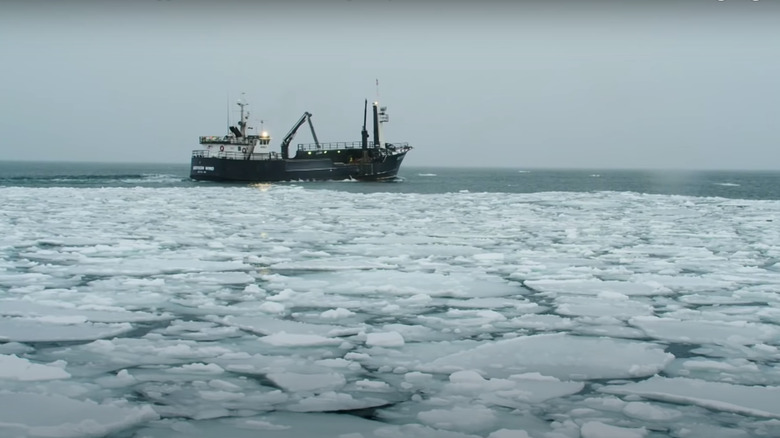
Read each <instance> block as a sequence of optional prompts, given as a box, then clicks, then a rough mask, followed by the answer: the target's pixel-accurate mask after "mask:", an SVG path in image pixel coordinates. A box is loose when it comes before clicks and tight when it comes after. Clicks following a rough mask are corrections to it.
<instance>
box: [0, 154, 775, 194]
mask: <svg viewBox="0 0 780 438" xmlns="http://www.w3.org/2000/svg"><path fill="white" fill-rule="evenodd" d="M398 176H399V178H398V180H397V181H396V182H392V183H385V184H360V183H355V184H345V182H336V181H332V182H307V183H306V184H305V187H306V188H307V189H315V190H316V189H332V190H340V191H345V192H351V193H371V192H380V191H383V192H393V193H421V194H430V193H447V192H453V191H469V192H497V193H538V192H601V191H614V192H636V193H648V194H663V195H684V196H706V197H723V198H732V199H774V200H777V199H780V172H768V171H752V172H749V171H679V170H657V171H652V170H545V169H531V170H528V169H507V168H494V169H472V168H426V167H406V166H404V167H402V168H401V171H400V173H399V175H398ZM280 184H287V185H289V184H300V182H294V181H291V182H287V183H280ZM215 185H220V186H221V185H225V184H224V183H211V182H198V181H193V180H190V179H189V166H188V165H187V164H117V163H78V162H64V163H53V162H8V161H4V162H3V161H0V187H2V186H15V187H78V188H88V187H150V188H153V187H203V186H215ZM231 185H232V186H242V185H243V186H246V185H247V184H241V183H236V184H231Z"/></svg>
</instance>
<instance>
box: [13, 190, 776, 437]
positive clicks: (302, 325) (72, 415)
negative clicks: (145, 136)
mask: <svg viewBox="0 0 780 438" xmlns="http://www.w3.org/2000/svg"><path fill="white" fill-rule="evenodd" d="M427 176H432V177H434V176H435V175H427ZM724 184H725V183H724ZM0 199H2V200H3V208H2V210H0V227H1V228H2V229H3V230H4V232H3V233H2V234H0V406H2V409H0V436H4V437H5V436H8V437H50V438H62V437H103V436H106V437H107V436H114V437H120V438H142V437H143V438H163V437H166V438H168V437H188V438H215V437H220V438H222V437H238V438H243V437H256V436H263V437H301V436H326V437H342V438H369V437H377V438H395V437H398V438H401V437H403V438H409V437H419V438H456V437H457V438H466V437H468V438H474V437H482V438H509V437H513V438H583V437H587V438H605V437H647V438H652V437H667V436H671V437H680V438H682V437H698V436H709V437H713V438H715V437H721V436H723V437H771V436H780V410H779V409H780V408H778V407H779V406H780V327H779V325H780V298H779V297H780V293H779V292H780V268H778V266H780V262H778V261H779V260H780V228H778V227H776V226H773V223H774V221H775V220H776V218H778V217H780V202H778V201H746V200H727V199H720V198H695V197H685V196H666V195H643V194H637V193H614V192H601V193H557V192H556V193H536V194H508V193H471V192H468V191H455V192H453V193H446V194H435V195H426V194H409V193H406V194H399V193H383V192H376V193H370V194H355V193H343V192H338V191H330V190H319V189H311V188H307V187H306V186H305V185H303V186H300V185H298V186H296V185H281V186H270V187H268V186H262V187H192V188H183V187H180V188H141V187H139V188H132V189H129V188H102V189H99V188H47V189H42V188H12V187H10V188H8V187H7V188H0Z"/></svg>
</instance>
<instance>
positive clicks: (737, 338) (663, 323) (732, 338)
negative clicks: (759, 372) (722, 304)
mask: <svg viewBox="0 0 780 438" xmlns="http://www.w3.org/2000/svg"><path fill="white" fill-rule="evenodd" d="M629 322H630V323H631V324H632V325H635V326H637V327H639V328H641V329H642V330H644V331H645V333H647V335H648V336H651V337H654V338H656V339H662V340H667V341H673V342H687V343H696V344H727V345H748V344H755V343H759V342H766V341H769V340H771V339H775V338H777V336H778V335H780V329H778V327H777V326H773V325H768V324H756V323H751V322H744V321H708V320H700V321H696V320H679V319H674V318H658V317H655V316H638V317H636V318H632V319H631V320H630V321H629Z"/></svg>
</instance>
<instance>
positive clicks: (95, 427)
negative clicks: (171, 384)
mask: <svg viewBox="0 0 780 438" xmlns="http://www.w3.org/2000/svg"><path fill="white" fill-rule="evenodd" d="M0 406H2V407H3V408H2V409H0V435H2V436H8V437H21V436H24V437H41V438H43V437H48V438H86V437H102V436H106V435H110V434H111V433H114V432H119V431H122V430H125V429H128V428H130V427H133V426H135V425H137V424H142V423H145V422H147V421H152V420H156V419H158V418H159V417H158V415H157V413H155V411H154V410H153V409H152V408H151V407H149V406H137V407H133V406H131V405H128V404H127V403H119V402H117V403H106V404H98V403H95V402H92V401H79V400H74V399H70V398H67V397H63V396H60V395H42V394H32V393H13V392H0Z"/></svg>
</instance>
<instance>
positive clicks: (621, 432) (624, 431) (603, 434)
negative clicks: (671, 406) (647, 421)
mask: <svg viewBox="0 0 780 438" xmlns="http://www.w3.org/2000/svg"><path fill="white" fill-rule="evenodd" d="M580 432H581V433H582V438H643V437H645V436H647V433H648V431H647V429H645V428H644V427H643V428H638V429H637V428H630V427H618V426H612V425H609V424H606V423H602V422H599V421H588V422H586V423H585V424H583V425H582V429H580Z"/></svg>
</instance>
